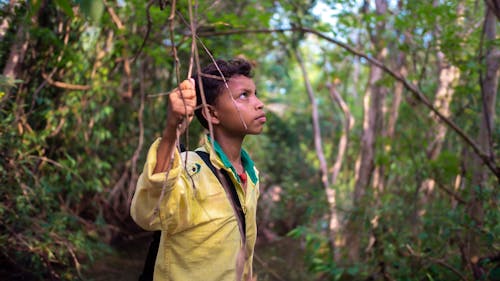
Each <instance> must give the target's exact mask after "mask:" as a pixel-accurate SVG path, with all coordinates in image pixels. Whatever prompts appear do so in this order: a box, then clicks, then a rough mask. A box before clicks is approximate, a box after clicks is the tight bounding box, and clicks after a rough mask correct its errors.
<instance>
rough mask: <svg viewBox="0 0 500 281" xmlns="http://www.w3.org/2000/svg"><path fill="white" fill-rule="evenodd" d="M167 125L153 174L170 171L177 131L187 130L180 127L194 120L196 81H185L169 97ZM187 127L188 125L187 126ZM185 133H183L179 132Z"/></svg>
mask: <svg viewBox="0 0 500 281" xmlns="http://www.w3.org/2000/svg"><path fill="white" fill-rule="evenodd" d="M168 99H169V103H168V107H167V124H166V126H165V129H164V130H163V134H162V138H161V141H160V144H159V146H158V151H157V154H156V166H155V169H154V171H153V173H155V174H156V173H161V172H166V171H168V169H170V159H171V157H172V153H173V152H174V149H175V145H176V141H177V130H178V129H179V130H185V128H186V127H187V126H179V125H180V124H182V122H183V121H184V119H185V117H186V116H188V119H187V120H186V122H187V123H188V124H189V123H190V122H191V120H192V119H193V114H194V109H195V107H196V91H195V82H194V79H189V80H184V81H182V83H181V84H180V85H179V87H177V88H176V89H174V90H173V91H172V92H171V93H170V94H169V95H168ZM186 125H187V124H186ZM179 133H183V132H179Z"/></svg>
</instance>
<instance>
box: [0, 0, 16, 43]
mask: <svg viewBox="0 0 500 281" xmlns="http://www.w3.org/2000/svg"><path fill="white" fill-rule="evenodd" d="M16 2H17V0H10V2H9V8H8V9H7V10H8V11H7V12H6V14H7V16H6V17H4V18H3V19H2V21H1V22H0V41H3V39H4V37H5V34H7V30H9V27H10V25H11V24H10V22H9V20H10V19H11V18H12V17H11V16H10V15H9V14H13V13H14V6H15V5H16Z"/></svg>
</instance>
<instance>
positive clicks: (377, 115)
mask: <svg viewBox="0 0 500 281" xmlns="http://www.w3.org/2000/svg"><path fill="white" fill-rule="evenodd" d="M375 5H376V9H377V14H378V15H383V14H385V12H386V10H387V2H386V1H385V0H376V1H375ZM384 26H385V22H384V21H379V22H378V23H377V28H376V31H377V33H376V34H372V35H371V41H372V44H373V45H374V47H375V50H376V55H375V57H376V59H377V60H378V61H381V62H383V61H384V60H385V57H386V56H387V54H386V53H387V49H386V47H385V46H381V44H380V41H379V38H378V37H379V36H382V33H383V30H384ZM382 76H383V70H382V69H381V68H379V67H376V66H374V65H372V66H371V68H370V76H369V81H368V88H367V91H366V92H365V96H364V102H363V108H364V110H363V112H364V114H363V133H362V136H361V149H360V155H359V158H358V159H357V161H356V174H355V185H354V195H353V208H354V210H355V211H354V215H353V217H352V218H351V220H350V221H349V223H348V226H347V227H346V228H347V237H349V239H347V248H348V256H349V258H350V261H351V262H355V261H358V260H359V256H360V249H361V236H362V235H363V233H364V230H363V229H362V224H363V221H362V220H360V215H361V214H362V211H361V209H362V206H361V199H362V198H363V197H364V194H365V191H366V189H367V188H368V187H369V186H370V182H371V179H372V175H373V171H374V168H375V163H374V158H375V138H376V136H377V133H378V131H379V130H380V128H381V127H382V107H383V102H384V95H385V91H384V89H383V87H382V86H381V85H380V84H379V82H380V80H381V79H382Z"/></svg>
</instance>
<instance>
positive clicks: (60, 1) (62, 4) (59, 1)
mask: <svg viewBox="0 0 500 281" xmlns="http://www.w3.org/2000/svg"><path fill="white" fill-rule="evenodd" d="M54 2H55V3H56V5H57V7H59V8H61V10H63V11H64V12H65V13H66V15H68V17H73V16H74V14H73V8H72V7H71V3H70V2H69V1H68V0H55V1H54Z"/></svg>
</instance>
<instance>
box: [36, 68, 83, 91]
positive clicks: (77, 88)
mask: <svg viewBox="0 0 500 281" xmlns="http://www.w3.org/2000/svg"><path fill="white" fill-rule="evenodd" d="M42 77H43V79H45V81H47V83H49V85H52V86H55V87H57V88H61V89H66V90H75V91H88V90H90V89H91V87H90V85H75V84H69V83H66V82H60V81H54V80H52V78H51V77H50V76H49V75H47V74H46V73H44V72H42Z"/></svg>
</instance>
